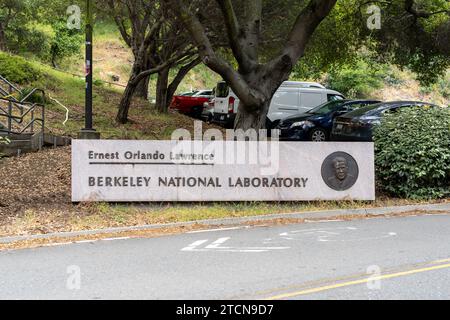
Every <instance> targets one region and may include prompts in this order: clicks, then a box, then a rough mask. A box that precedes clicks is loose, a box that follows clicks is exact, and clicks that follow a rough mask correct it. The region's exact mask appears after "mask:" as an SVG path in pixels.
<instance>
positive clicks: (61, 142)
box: [44, 133, 72, 147]
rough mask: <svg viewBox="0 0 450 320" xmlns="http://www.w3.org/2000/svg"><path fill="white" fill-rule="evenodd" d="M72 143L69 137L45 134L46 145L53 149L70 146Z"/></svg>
mask: <svg viewBox="0 0 450 320" xmlns="http://www.w3.org/2000/svg"><path fill="white" fill-rule="evenodd" d="M71 143H72V139H71V138H69V137H63V136H56V135H53V134H51V133H45V134H44V145H45V146H53V147H64V146H69V145H70V144H71Z"/></svg>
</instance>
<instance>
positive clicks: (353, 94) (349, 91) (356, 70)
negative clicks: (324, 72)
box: [326, 59, 388, 98]
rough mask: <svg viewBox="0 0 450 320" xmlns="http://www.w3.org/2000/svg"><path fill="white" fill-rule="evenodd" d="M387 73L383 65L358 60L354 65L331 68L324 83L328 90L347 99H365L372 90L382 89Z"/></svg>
mask: <svg viewBox="0 0 450 320" xmlns="http://www.w3.org/2000/svg"><path fill="white" fill-rule="evenodd" d="M387 72H388V70H387V68H386V66H384V65H376V64H371V65H370V64H369V63H368V62H366V61H365V60H363V59H360V60H358V61H357V62H356V63H354V64H350V65H344V66H342V67H340V68H333V69H332V70H331V71H330V73H329V74H328V79H327V81H326V82H327V85H328V86H329V87H330V88H333V89H334V90H337V91H339V92H341V93H343V94H345V95H346V96H347V97H349V98H365V97H367V96H368V95H369V94H370V93H371V92H372V91H373V90H374V89H380V88H381V87H383V84H384V80H385V78H386V75H387Z"/></svg>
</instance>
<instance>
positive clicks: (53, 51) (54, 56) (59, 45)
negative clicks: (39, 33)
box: [50, 20, 83, 67]
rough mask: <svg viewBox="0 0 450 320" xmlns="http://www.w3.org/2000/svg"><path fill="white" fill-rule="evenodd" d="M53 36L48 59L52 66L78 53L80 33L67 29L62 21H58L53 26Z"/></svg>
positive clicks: (81, 38) (81, 37) (81, 40)
mask: <svg viewBox="0 0 450 320" xmlns="http://www.w3.org/2000/svg"><path fill="white" fill-rule="evenodd" d="M52 27H53V30H54V31H55V36H54V37H53V38H52V40H51V46H50V57H51V61H52V64H53V66H55V67H56V62H57V60H59V59H62V58H64V57H70V56H72V55H75V54H77V53H79V52H80V47H81V44H82V42H83V36H82V33H81V32H79V31H78V30H76V29H72V30H71V29H69V28H67V24H66V22H65V21H64V20H59V21H57V22H55V23H54V24H53V25H52Z"/></svg>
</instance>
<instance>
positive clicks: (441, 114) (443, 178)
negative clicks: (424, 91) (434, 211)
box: [374, 107, 450, 199]
mask: <svg viewBox="0 0 450 320" xmlns="http://www.w3.org/2000/svg"><path fill="white" fill-rule="evenodd" d="M374 141H375V165H376V174H377V180H378V183H379V185H380V187H381V188H382V189H383V190H384V191H385V192H387V193H388V194H390V195H394V196H400V197H406V198H416V199H436V198H442V197H445V196H449V195H450V109H449V108H423V107H421V108H419V107H418V108H413V109H407V110H402V111H400V112H397V113H393V114H389V115H385V116H384V117H383V120H382V121H381V124H380V125H379V126H377V127H376V128H375V129H374Z"/></svg>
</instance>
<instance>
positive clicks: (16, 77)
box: [0, 52, 41, 84]
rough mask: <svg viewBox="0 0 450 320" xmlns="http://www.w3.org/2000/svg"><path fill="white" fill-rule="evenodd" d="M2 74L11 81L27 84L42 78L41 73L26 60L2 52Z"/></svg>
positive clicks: (0, 56) (0, 72)
mask: <svg viewBox="0 0 450 320" xmlns="http://www.w3.org/2000/svg"><path fill="white" fill-rule="evenodd" d="M0 74H1V75H2V76H3V77H5V78H7V79H8V80H9V81H11V82H13V83H17V84H25V83H30V82H33V81H36V80H38V79H39V78H41V73H40V71H39V70H38V69H36V68H35V67H33V66H32V65H31V64H30V63H29V62H27V61H26V60H25V59H23V58H20V57H17V56H10V55H9V54H6V53H3V52H0Z"/></svg>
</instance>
